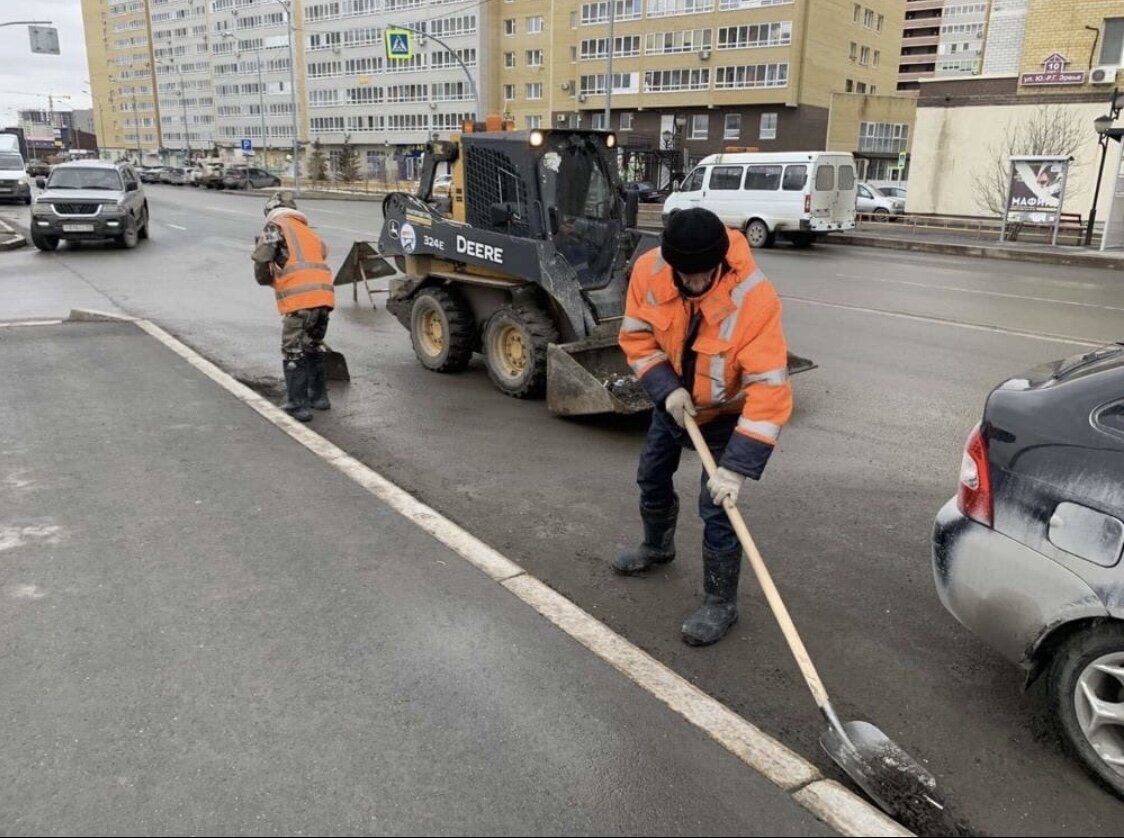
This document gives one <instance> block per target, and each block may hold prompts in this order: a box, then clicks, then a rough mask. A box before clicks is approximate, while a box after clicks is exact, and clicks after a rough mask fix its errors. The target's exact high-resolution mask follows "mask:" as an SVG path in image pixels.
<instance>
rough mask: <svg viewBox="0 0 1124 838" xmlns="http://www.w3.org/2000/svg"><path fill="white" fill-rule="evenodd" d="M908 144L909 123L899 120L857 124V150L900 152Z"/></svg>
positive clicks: (887, 152)
mask: <svg viewBox="0 0 1124 838" xmlns="http://www.w3.org/2000/svg"><path fill="white" fill-rule="evenodd" d="M908 145H909V125H907V124H905V123H901V122H862V123H860V124H859V151H867V152H875V153H882V154H900V153H901V152H903V151H905V150H906V146H908Z"/></svg>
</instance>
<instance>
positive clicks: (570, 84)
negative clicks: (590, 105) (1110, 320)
mask: <svg viewBox="0 0 1124 838" xmlns="http://www.w3.org/2000/svg"><path fill="white" fill-rule="evenodd" d="M573 87H574V83H573V82H572V81H564V82H562V89H563V90H565V91H566V92H567V93H568V92H570V90H572V89H573Z"/></svg>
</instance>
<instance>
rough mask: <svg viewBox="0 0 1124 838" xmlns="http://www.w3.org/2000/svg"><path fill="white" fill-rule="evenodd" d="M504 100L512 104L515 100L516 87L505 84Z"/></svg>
mask: <svg viewBox="0 0 1124 838" xmlns="http://www.w3.org/2000/svg"><path fill="white" fill-rule="evenodd" d="M503 98H504V101H505V102H510V101H511V100H512V99H514V98H515V85H514V84H505V85H504V86H503Z"/></svg>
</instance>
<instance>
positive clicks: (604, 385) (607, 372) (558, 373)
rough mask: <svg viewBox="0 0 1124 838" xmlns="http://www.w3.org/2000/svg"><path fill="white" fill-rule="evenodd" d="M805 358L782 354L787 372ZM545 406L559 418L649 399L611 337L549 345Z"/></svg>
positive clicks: (634, 406) (635, 409) (627, 407)
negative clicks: (784, 357) (785, 358)
mask: <svg viewBox="0 0 1124 838" xmlns="http://www.w3.org/2000/svg"><path fill="white" fill-rule="evenodd" d="M815 368H816V364H815V362H813V361H812V360H810V359H808V358H802V357H800V356H799V355H793V354H792V353H791V352H789V353H788V371H789V374H790V375H795V374H796V373H800V372H806V371H807V370H811V369H815ZM546 406H547V408H548V409H549V410H550V411H551V412H552V413H557V414H559V415H560V416H586V415H590V414H595V413H639V412H641V411H643V410H650V409H651V407H652V402H651V400H650V399H649V398H648V394H647V393H646V392H645V391H644V387H643V386H642V385H641V384H640V382H639V381H637V379H636V376H635V375H633V373H632V370H631V369H630V368H629V366H628V362H627V361H626V360H625V357H624V352H623V351H621V348H620V345H619V344H618V343H617V336H616V335H607V336H602V337H594V338H586V339H585V340H580V341H576V342H574V343H562V344H557V343H552V344H550V346H549V347H548V348H547V350H546Z"/></svg>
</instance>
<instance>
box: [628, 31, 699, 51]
mask: <svg viewBox="0 0 1124 838" xmlns="http://www.w3.org/2000/svg"><path fill="white" fill-rule="evenodd" d="M710 32H711V30H709V29H681V30H679V31H678V32H649V33H648V34H647V35H645V36H644V52H645V53H646V54H647V55H669V54H671V53H678V52H698V51H700V50H704V49H710Z"/></svg>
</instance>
